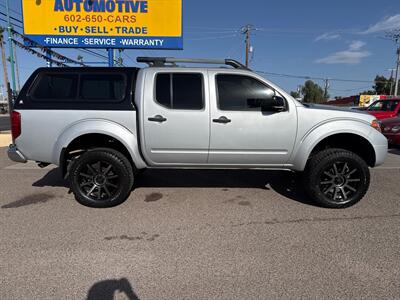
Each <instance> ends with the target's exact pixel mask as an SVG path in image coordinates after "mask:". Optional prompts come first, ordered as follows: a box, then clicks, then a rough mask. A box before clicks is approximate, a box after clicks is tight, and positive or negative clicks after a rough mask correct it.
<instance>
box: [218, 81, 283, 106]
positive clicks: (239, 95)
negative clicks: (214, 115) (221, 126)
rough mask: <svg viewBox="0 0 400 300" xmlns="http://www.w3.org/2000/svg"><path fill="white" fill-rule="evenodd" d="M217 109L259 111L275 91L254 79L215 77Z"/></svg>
mask: <svg viewBox="0 0 400 300" xmlns="http://www.w3.org/2000/svg"><path fill="white" fill-rule="evenodd" d="M216 83H217V90H218V108H219V109H220V110H231V111H261V105H262V102H263V101H264V100H267V99H271V98H272V97H273V96H274V95H275V91H274V90H273V89H271V88H270V87H268V86H266V85H265V84H263V83H261V82H260V81H258V80H257V79H255V78H252V77H249V76H243V75H229V74H223V75H217V76H216Z"/></svg>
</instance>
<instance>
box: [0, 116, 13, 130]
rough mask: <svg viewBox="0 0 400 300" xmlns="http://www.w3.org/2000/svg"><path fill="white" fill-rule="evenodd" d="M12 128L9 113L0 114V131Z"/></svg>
mask: <svg viewBox="0 0 400 300" xmlns="http://www.w3.org/2000/svg"><path fill="white" fill-rule="evenodd" d="M10 129H11V126H10V117H9V116H8V115H0V131H7V130H10Z"/></svg>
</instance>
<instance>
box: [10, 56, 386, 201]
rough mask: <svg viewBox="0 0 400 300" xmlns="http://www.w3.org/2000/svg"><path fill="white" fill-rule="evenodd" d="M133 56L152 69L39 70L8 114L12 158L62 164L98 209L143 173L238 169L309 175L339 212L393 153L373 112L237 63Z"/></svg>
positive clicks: (307, 182)
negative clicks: (319, 99)
mask: <svg viewBox="0 0 400 300" xmlns="http://www.w3.org/2000/svg"><path fill="white" fill-rule="evenodd" d="M138 62H140V63H147V64H148V65H149V66H148V67H146V68H54V69H53V68H41V69H38V70H37V71H35V72H34V73H33V74H32V76H31V77H30V78H29V79H28V81H27V82H26V84H25V85H24V87H23V89H22V91H21V93H20V95H19V97H18V99H17V100H16V103H15V107H14V112H13V113H12V134H13V144H12V145H10V148H9V150H8V155H9V157H10V159H12V160H14V161H17V162H21V163H25V162H27V161H28V160H33V161H36V162H38V163H39V165H40V166H45V165H48V164H55V165H58V166H59V167H60V169H61V170H62V173H63V175H64V176H65V177H66V178H68V179H69V181H70V185H71V189H72V191H73V193H74V195H75V198H76V199H77V201H79V202H80V203H81V204H83V205H86V206H91V207H111V206H115V205H118V204H120V203H122V202H123V201H125V200H126V199H127V198H128V196H129V194H130V192H131V190H132V187H133V183H134V179H135V177H136V176H138V175H139V173H140V170H142V169H146V168H199V169H200V168H201V169H204V168H207V169H216V168H222V169H229V168H235V169H268V170H271V169H273V170H276V169H279V170H288V171H292V172H299V173H302V178H303V180H304V187H305V189H306V190H307V192H308V194H309V196H310V197H311V198H312V199H314V200H315V201H316V202H317V203H318V204H319V205H322V206H325V207H330V208H344V207H348V206H351V205H353V204H355V203H356V202H358V201H359V200H360V199H362V198H363V197H364V195H365V193H366V192H367V190H368V188H369V184H370V173H369V167H371V168H372V167H375V166H378V165H380V164H382V163H383V161H384V159H385V157H386V154H387V147H388V146H387V140H386V138H385V137H384V136H383V135H382V134H381V132H380V127H379V124H378V122H377V120H375V119H374V118H373V117H371V116H370V115H367V114H363V113H357V112H354V111H353V112H352V111H349V110H339V109H333V108H330V107H328V106H314V105H308V104H302V103H300V102H298V101H296V100H295V99H293V98H292V97H291V96H290V95H289V94H287V93H286V92H285V91H283V90H282V89H280V88H279V87H278V86H276V85H275V84H273V83H271V82H269V81H268V80H266V79H264V78H263V77H261V76H260V75H258V74H256V73H254V72H252V71H251V70H249V69H247V68H246V67H244V66H243V65H241V64H240V63H238V62H236V61H234V60H222V61H211V60H210V61H208V60H190V59H188V60H186V59H172V58H149V57H142V58H138ZM177 63H185V64H188V63H203V64H207V65H211V64H224V65H225V66H224V67H223V68H220V67H219V68H205V67H202V68H188V67H178V66H177Z"/></svg>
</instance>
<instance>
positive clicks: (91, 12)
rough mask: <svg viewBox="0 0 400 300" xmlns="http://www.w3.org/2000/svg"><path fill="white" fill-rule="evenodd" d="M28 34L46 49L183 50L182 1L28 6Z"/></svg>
mask: <svg viewBox="0 0 400 300" xmlns="http://www.w3.org/2000/svg"><path fill="white" fill-rule="evenodd" d="M22 8H23V19H24V34H25V35H26V36H27V37H28V38H29V39H31V40H33V41H34V42H36V43H37V44H39V45H42V46H45V47H63V48H64V47H72V48H135V49H183V37H182V0H140V1H137V0H22Z"/></svg>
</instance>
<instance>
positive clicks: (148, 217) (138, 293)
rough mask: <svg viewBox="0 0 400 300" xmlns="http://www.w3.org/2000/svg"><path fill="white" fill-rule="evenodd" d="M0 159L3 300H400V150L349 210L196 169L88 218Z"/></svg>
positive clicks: (251, 178) (49, 176)
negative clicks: (315, 203)
mask: <svg viewBox="0 0 400 300" xmlns="http://www.w3.org/2000/svg"><path fill="white" fill-rule="evenodd" d="M0 150H1V151H0V152H1V154H0V226H1V235H0V274H1V279H0V299H90V300H94V299H110V300H111V299H278V298H284V299H289V298H290V299H299V298H307V299H327V298H330V299H332V298H336V299H339V298H346V299H349V298H357V299H361V298H363V299H396V298H397V299H398V298H399V295H400V247H399V245H400V184H399V183H400V151H398V150H391V154H390V155H389V157H388V159H387V162H386V163H385V165H384V166H382V167H380V168H377V169H374V170H372V184H371V189H370V191H369V193H368V194H367V196H366V198H364V199H363V200H362V201H361V202H360V203H359V204H357V205H356V206H354V207H351V208H349V209H345V210H329V209H323V208H320V207H316V206H314V205H313V204H312V203H311V202H310V201H309V200H308V199H307V197H306V196H305V195H304V193H303V192H302V191H301V187H300V183H298V182H297V181H295V177H294V176H293V175H291V174H286V173H284V172H265V171H197V170H182V171H167V170H162V171H160V170H153V171H150V170H149V171H146V172H144V173H143V174H142V175H141V176H140V177H139V178H137V180H136V184H135V186H136V189H135V190H134V191H133V192H132V195H131V196H130V198H129V199H128V201H127V202H125V203H124V204H123V205H121V206H119V207H116V208H112V209H105V210H99V209H90V208H86V207H83V206H81V205H79V204H78V203H76V202H75V200H74V198H73V195H72V194H70V193H69V189H68V185H67V183H66V182H65V181H63V180H62V179H61V178H60V174H59V170H58V169H55V168H54V167H51V166H50V167H48V168H46V169H39V168H37V167H36V166H35V165H34V164H25V165H16V164H15V163H13V162H11V161H9V160H8V159H7V158H6V155H5V154H4V152H5V148H1V149H0Z"/></svg>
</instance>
